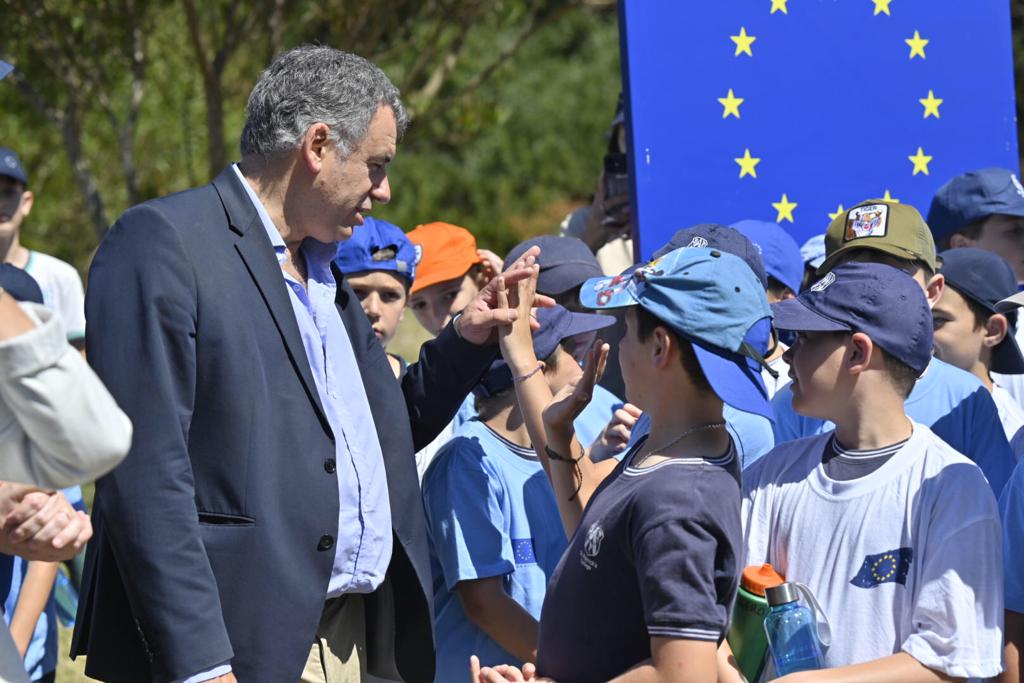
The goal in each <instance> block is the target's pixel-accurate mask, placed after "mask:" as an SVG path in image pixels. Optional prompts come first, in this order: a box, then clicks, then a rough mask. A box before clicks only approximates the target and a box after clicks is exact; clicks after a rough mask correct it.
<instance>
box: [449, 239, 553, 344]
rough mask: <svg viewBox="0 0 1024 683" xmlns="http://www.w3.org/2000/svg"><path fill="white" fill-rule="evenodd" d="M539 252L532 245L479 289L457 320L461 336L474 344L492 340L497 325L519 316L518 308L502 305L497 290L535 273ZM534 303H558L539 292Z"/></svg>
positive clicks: (548, 305) (551, 304) (514, 284)
mask: <svg viewBox="0 0 1024 683" xmlns="http://www.w3.org/2000/svg"><path fill="white" fill-rule="evenodd" d="M538 254H540V247H537V246H533V247H530V249H528V250H527V251H526V253H525V254H523V256H522V258H520V259H519V260H518V261H516V262H515V263H513V264H512V265H511V266H510V267H509V269H508V270H506V271H505V272H504V273H502V275H501V277H496V278H494V279H493V280H491V281H490V282H489V283H487V286H486V287H484V288H483V289H481V290H480V293H479V294H477V295H476V298H475V299H473V301H471V302H470V304H469V306H467V307H466V308H465V309H464V310H463V311H462V315H460V316H459V319H458V320H457V321H455V324H456V325H457V326H458V333H459V336H460V337H462V338H463V339H465V340H466V341H468V342H471V343H473V344H487V343H493V342H494V341H495V339H496V336H495V328H496V327H499V326H501V325H507V324H508V323H511V322H514V321H515V320H516V319H517V318H518V316H519V313H518V311H516V310H514V309H511V308H508V307H502V306H501V305H500V303H499V301H498V290H499V289H500V288H501V287H506V288H507V287H513V286H516V285H518V283H519V281H520V280H525V279H526V278H528V277H530V276H532V275H534V274H535V272H536V269H535V268H534V267H533V266H534V264H535V263H536V262H537V255H538ZM534 305H535V306H543V307H546V308H549V307H551V306H554V305H555V300H554V299H552V298H550V297H547V296H544V295H543V294H538V295H537V296H536V297H535V298H534Z"/></svg>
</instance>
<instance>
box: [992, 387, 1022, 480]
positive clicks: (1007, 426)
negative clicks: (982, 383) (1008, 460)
mask: <svg viewBox="0 0 1024 683" xmlns="http://www.w3.org/2000/svg"><path fill="white" fill-rule="evenodd" d="M1000 381H1002V380H1000ZM992 400H993V401H995V404H996V410H998V411H999V421H1000V422H1001V423H1002V424H1003V431H1004V432H1006V438H1007V439H1013V437H1014V435H1016V434H1017V431H1018V430H1019V429H1020V428H1021V427H1024V408H1022V407H1021V405H1020V404H1019V403H1017V400H1016V399H1014V398H1013V396H1011V395H1010V392H1009V391H1007V390H1006V389H1004V388H1003V387H1002V386H1001V385H999V384H993V385H992ZM1014 455H1016V456H1017V459H1018V460H1020V455H1018V454H1017V453H1014Z"/></svg>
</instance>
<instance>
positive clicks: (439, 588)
mask: <svg viewBox="0 0 1024 683" xmlns="http://www.w3.org/2000/svg"><path fill="white" fill-rule="evenodd" d="M423 504H424V509H425V511H426V516H427V532H428V536H429V539H430V563H431V568H432V570H433V578H434V614H435V619H436V633H437V670H436V674H435V676H434V681H435V683H450V681H461V680H465V678H466V666H467V662H468V661H469V656H470V655H473V654H475V655H477V656H478V657H480V662H481V663H482V664H483V665H485V666H488V665H494V664H508V663H511V664H519V663H520V662H519V660H518V659H516V658H515V657H514V656H512V655H511V654H510V653H508V652H506V651H505V649H504V648H502V647H501V646H500V645H498V643H497V642H495V641H494V640H493V639H491V638H490V637H489V636H488V635H487V634H486V633H484V632H483V631H481V630H480V629H479V628H477V627H476V626H474V625H473V624H472V623H471V622H470V621H469V619H468V618H467V617H466V614H465V612H463V611H462V604H461V602H460V601H459V598H458V596H457V595H456V594H455V592H454V588H455V585H456V584H457V583H459V582H460V581H466V580H473V579H484V578H490V577H495V576H500V577H502V584H503V586H504V589H505V592H506V593H507V594H508V595H509V596H510V597H511V598H512V599H513V600H515V601H516V602H517V603H519V604H520V605H522V606H523V608H524V609H525V610H526V611H527V612H529V613H530V614H531V615H533V617H534V618H535V619H537V620H538V621H539V619H540V610H541V606H542V605H543V603H544V595H545V592H546V590H547V583H548V579H549V578H550V577H551V574H552V573H553V572H554V570H555V567H556V566H557V565H558V561H559V559H560V558H561V557H562V553H563V552H564V551H565V548H566V536H565V532H564V531H563V528H562V520H561V517H559V514H558V503H557V502H556V501H555V495H554V492H553V491H552V489H551V484H550V483H549V482H548V478H547V475H546V474H544V468H543V467H542V466H541V464H540V461H539V460H538V459H537V456H536V454H535V453H534V452H533V450H532V449H530V448H522V447H519V446H516V445H515V444H512V443H510V442H508V441H507V440H505V439H503V438H501V437H500V436H498V435H497V434H495V433H494V432H492V431H491V430H490V429H489V428H488V427H487V426H486V425H485V424H483V423H482V422H480V421H479V420H475V419H474V420H470V421H469V422H467V423H465V424H464V425H462V427H460V428H459V430H458V431H457V432H456V434H455V436H454V437H453V438H452V440H451V441H449V442H448V443H447V444H445V446H444V447H443V448H442V449H441V450H440V451H439V452H438V454H437V457H436V458H435V459H434V461H433V462H432V463H431V464H430V467H429V468H428V469H427V472H426V475H425V476H424V477H423Z"/></svg>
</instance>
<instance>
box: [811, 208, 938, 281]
mask: <svg viewBox="0 0 1024 683" xmlns="http://www.w3.org/2000/svg"><path fill="white" fill-rule="evenodd" d="M852 249H876V250H878V251H881V252H885V253H886V254H890V255H892V256H895V257H896V258H901V259H906V260H908V261H924V262H925V263H927V264H928V266H929V267H930V268H931V269H932V270H933V271H937V270H938V269H939V263H938V260H937V259H936V258H935V240H933V239H932V233H931V230H929V229H928V225H927V224H926V223H925V222H924V219H923V218H921V214H920V213H919V212H918V210H917V209H915V208H914V207H913V206H911V205H910V204H902V203H900V202H894V201H886V200H884V199H868V200H867V201H863V202H861V203H860V204H858V205H857V206H855V207H853V208H852V209H850V210H849V211H846V212H844V213H841V214H839V215H838V216H836V217H835V219H833V221H832V222H831V223H829V226H828V230H827V231H826V232H825V252H826V253H827V256H826V257H825V261H824V263H822V264H821V265H820V266H819V267H818V275H822V274H824V272H825V271H827V270H829V269H831V268H832V266H834V265H835V264H836V262H837V261H838V260H839V258H840V257H841V256H842V255H843V254H845V253H847V252H848V251H850V250H852Z"/></svg>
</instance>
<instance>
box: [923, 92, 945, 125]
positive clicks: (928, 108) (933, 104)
mask: <svg viewBox="0 0 1024 683" xmlns="http://www.w3.org/2000/svg"><path fill="white" fill-rule="evenodd" d="M918 102H920V103H921V104H923V105H924V117H925V118H928V117H929V116H934V117H935V118H939V105H940V104H942V103H943V102H945V100H940V99H939V98H938V97H936V96H935V93H934V92H932V91H931V90H929V91H928V97H923V98H921V99H919V100H918Z"/></svg>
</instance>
